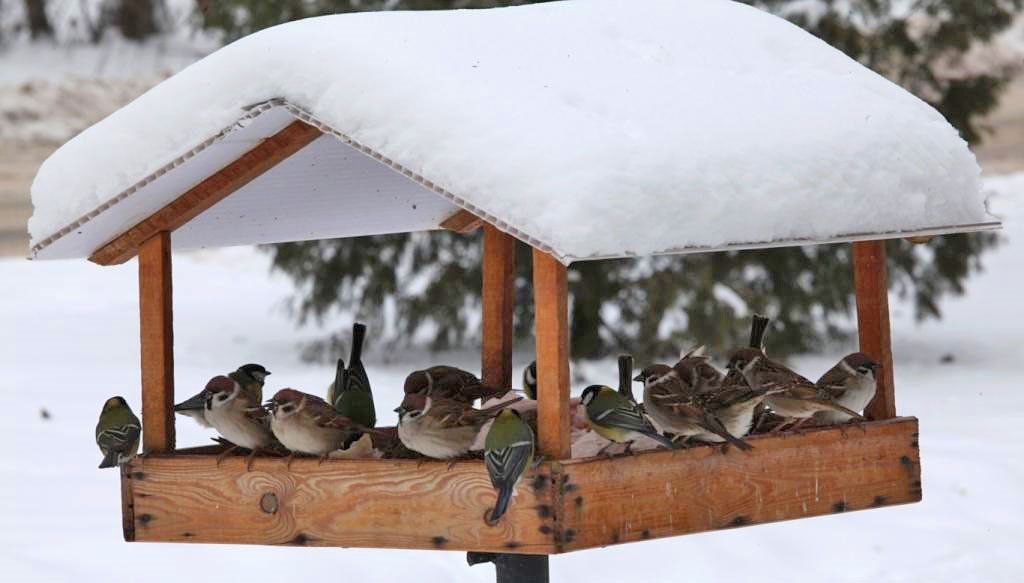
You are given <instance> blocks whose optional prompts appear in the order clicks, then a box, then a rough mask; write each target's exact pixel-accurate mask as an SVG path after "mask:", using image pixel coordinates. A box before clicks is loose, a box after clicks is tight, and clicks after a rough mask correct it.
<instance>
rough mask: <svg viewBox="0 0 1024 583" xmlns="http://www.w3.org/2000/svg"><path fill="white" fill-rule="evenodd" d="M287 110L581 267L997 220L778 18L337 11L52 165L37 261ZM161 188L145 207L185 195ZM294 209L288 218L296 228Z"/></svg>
mask: <svg viewBox="0 0 1024 583" xmlns="http://www.w3.org/2000/svg"><path fill="white" fill-rule="evenodd" d="M275 98H277V99H281V100H283V101H282V102H286V103H288V104H291V105H293V106H295V107H296V108H300V109H302V110H304V111H307V112H309V113H310V114H311V115H313V116H315V118H316V119H317V120H319V121H320V122H322V123H323V124H326V126H329V127H330V128H331V129H333V130H334V131H335V132H337V133H338V134H340V135H343V136H345V137H347V138H349V139H351V140H352V141H354V142H355V143H357V144H358V145H360V146H361V147H362V148H363V151H364V152H365V151H372V152H375V153H378V154H380V155H381V156H383V157H384V158H387V159H390V160H391V161H393V163H394V165H395V166H398V167H401V168H403V169H406V170H408V171H410V172H411V173H412V174H414V175H415V176H417V177H419V178H421V179H422V180H424V181H429V182H431V183H433V184H434V185H436V187H437V189H438V190H442V189H443V190H444V191H446V192H447V193H450V194H451V195H453V197H452V201H453V202H454V204H456V205H458V206H464V207H467V208H472V209H474V210H475V211H476V212H477V213H478V214H481V215H482V216H484V217H485V218H488V219H490V220H492V221H493V222H496V223H497V224H499V226H501V227H502V228H506V229H507V230H509V231H510V232H513V233H515V234H517V235H519V236H522V237H523V238H525V239H527V240H529V241H530V242H532V243H535V244H539V245H540V246H542V247H545V248H547V249H549V250H551V251H552V252H554V253H555V254H556V255H558V256H559V257H560V258H562V259H563V260H566V261H571V260H574V259H585V258H592V257H601V256H622V255H645V254H652V253H660V252H672V251H680V250H684V249H689V248H698V247H706V248H719V247H727V246H730V245H737V244H751V243H779V242H783V243H784V242H799V241H807V240H833V239H836V238H841V237H843V236H850V235H856V234H871V233H893V232H906V231H915V230H927V229H935V228H939V229H941V228H948V227H950V226H957V225H968V224H977V223H983V222H986V221H991V220H993V219H992V218H991V217H989V216H988V215H987V214H986V212H985V207H984V198H983V196H982V194H981V189H980V181H979V175H980V170H979V168H978V165H977V163H976V162H975V159H974V156H973V155H972V154H971V153H970V151H969V150H968V148H967V144H966V143H965V142H964V141H963V140H962V139H961V138H960V137H959V136H958V134H957V132H956V130H955V129H954V128H952V127H951V126H950V125H949V124H948V123H947V122H946V121H945V120H944V119H943V118H942V117H941V116H940V115H939V114H938V113H937V112H936V111H935V110H934V109H932V108H931V107H929V106H928V105H926V104H925V103H923V102H922V101H920V100H919V99H917V98H916V97H914V96H912V95H911V94H909V93H907V92H906V91H904V90H903V89H901V88H899V87H898V86H896V85H894V84H892V83H890V82H889V81H887V80H885V79H884V78H882V77H880V76H878V75H876V74H875V73H873V72H871V71H869V70H868V69H866V68H864V67H863V66H861V65H859V64H858V63H856V62H854V61H853V60H851V59H849V58H847V57H846V56H844V55H843V54H842V53H840V52H839V51H837V50H835V49H832V48H831V47H829V46H828V45H827V44H825V43H824V42H822V41H820V40H819V39H817V38H815V37H813V36H811V35H809V34H807V33H805V32H804V31H802V30H801V29H799V28H797V27H795V26H793V25H791V24H789V23H787V22H785V21H784V20H782V19H779V18H776V17H774V16H771V15H769V14H766V13H764V12H760V11H758V10H756V9H753V8H750V7H748V6H745V5H741V4H737V3H733V2H729V1H726V0H689V1H687V2H679V1H676V0H642V1H641V0H586V1H581V0H577V1H567V2H556V3H548V4H540V5H533V6H524V7H516V8H504V9H493V10H462V11H446V12H388V13H361V14H349V15H340V16H328V17H322V18H313V19H308V20H303V21H300V22H294V23H290V24H285V25H282V26H278V27H274V28H271V29H268V30H265V31H263V32H260V33H257V34H254V35H252V36H249V37H247V38H244V39H241V40H239V41H237V42H235V43H233V44H231V45H229V46H227V47H225V48H223V49H221V50H220V51H217V52H216V53H214V54H212V55H210V56H209V57H207V58H205V59H203V60H202V61H199V62H198V63H196V64H194V65H192V66H190V67H188V68H187V69H185V70H184V71H182V72H181V73H179V74H178V75H176V76H174V77H172V78H171V79H169V80H167V81H165V82H164V83H162V84H160V85H159V86H157V87H156V88H154V89H153V90H151V91H149V92H148V93H146V94H145V95H143V96H142V97H140V98H139V99H137V100H136V101H134V102H133V103H131V104H130V105H128V106H126V107H125V108H123V109H121V110H120V111H118V112H116V113H115V114H113V115H111V116H110V117H109V118H107V119H106V120H104V121H102V122H100V123H98V124H96V125H95V126H93V127H92V128H90V129H89V130H87V131H85V132H83V133H82V134H81V135H79V136H78V137H76V138H75V139H73V140H71V141H70V142H68V143H67V144H65V145H64V146H63V147H62V148H61V149H60V150H59V151H58V152H56V153H55V154H54V155H53V156H52V157H51V158H50V159H49V160H47V161H46V163H45V164H44V165H43V167H42V168H41V170H40V172H39V174H38V176H37V177H36V181H35V183H34V184H33V187H32V199H33V203H34V205H35V214H34V215H33V217H32V219H31V220H30V222H29V230H30V234H31V235H32V239H33V244H34V245H36V247H35V249H34V252H35V254H36V255H37V256H39V257H45V256H46V254H45V253H44V252H43V251H45V245H49V244H50V243H52V241H53V240H54V239H55V235H59V236H61V237H74V236H75V235H76V234H82V233H84V232H86V231H88V230H89V229H102V232H100V233H99V234H96V233H94V239H91V240H90V241H94V240H100V241H105V240H109V239H111V238H113V237H115V236H116V235H117V234H119V233H120V232H123V231H124V230H126V229H127V228H129V227H131V226H132V225H133V224H134V223H135V222H138V221H139V220H140V219H141V218H143V217H141V216H138V212H141V211H138V210H137V211H136V212H134V213H128V212H124V213H122V215H123V216H119V215H117V214H111V215H109V216H108V218H107V220H105V221H97V220H96V219H95V217H103V215H104V213H111V212H112V211H113V210H116V209H117V207H118V206H120V205H121V204H125V203H124V200H122V199H125V198H126V195H125V191H126V190H128V189H130V188H131V187H133V186H134V185H137V184H138V183H139V182H140V181H142V180H144V179H146V178H147V177H148V176H149V175H151V174H153V173H155V172H158V171H161V169H166V168H167V165H168V164H171V163H172V162H173V161H175V160H176V159H179V157H182V156H183V155H186V154H187V153H188V152H190V151H191V150H193V149H194V148H196V147H197V146H199V145H201V144H203V143H204V142H207V141H208V140H209V139H210V138H211V137H213V136H217V135H219V134H220V132H222V130H224V129H225V128H229V127H231V126H232V125H233V124H235V123H236V122H237V121H238V120H239V119H240V118H242V117H243V116H245V115H246V106H249V105H251V104H254V103H258V102H263V101H267V100H271V99H275ZM185 167H187V164H186V165H185ZM160 174H161V175H162V174H163V172H162V171H161V172H160ZM203 177H204V176H202V175H197V176H195V177H194V178H195V179H194V180H193V181H192V183H194V182H196V181H198V180H201V179H202V178H203ZM155 180H156V181H157V184H159V181H160V180H161V178H159V177H156V178H155ZM364 182H365V181H364ZM333 187H334V188H335V189H336V191H337V192H339V193H340V192H342V191H345V192H347V193H348V194H351V190H352V187H351V186H350V187H348V188H346V185H345V184H344V183H342V180H340V179H339V180H338V181H337V183H336V184H334V185H333ZM164 190H166V191H167V192H164V193H162V194H161V195H160V196H161V197H163V198H161V199H159V200H156V199H154V200H153V201H150V202H149V206H148V207H145V208H150V207H152V206H153V205H157V206H156V207H155V208H159V204H158V203H162V204H166V202H169V201H170V200H172V199H173V198H174V196H176V195H177V194H180V192H175V191H174V189H164ZM320 190H321V191H320V192H319V194H318V196H326V197H329V196H331V195H332V193H331V192H330V189H328V190H327V191H323V189H320ZM119 195H120V197H121V198H119V199H118V198H117V197H119ZM152 196H155V195H152ZM373 196H374V191H373V189H371V188H367V189H366V192H365V197H368V198H369V197H373ZM289 197H290V193H288V192H281V195H280V199H279V200H280V202H279V203H277V204H275V208H273V209H270V212H273V213H274V220H277V219H278V218H280V217H287V216H289V215H290V214H291V215H292V216H291V218H292V219H296V220H302V218H303V217H302V216H294V215H301V213H302V212H303V210H302V209H303V208H308V207H300V208H294V209H293V208H290V207H289ZM127 198H129V199H130V196H129V197H127ZM113 199H117V200H118V201H119V202H118V204H114V205H110V204H106V206H104V204H105V203H108V201H111V200H113ZM228 200H230V198H229V199H228ZM371 200H372V199H371ZM225 202H227V201H225ZM268 204H270V203H268ZM98 208H102V210H101V211H100V212H98V213H97V212H95V210H96V209H98ZM125 208H127V207H125ZM140 208H142V207H140ZM367 209H369V211H370V212H372V205H361V206H360V210H361V211H362V212H367ZM306 212H311V211H306ZM90 214H91V218H90ZM90 223H95V225H92V226H90ZM69 225H74V228H73V229H68V228H67V227H68V226H69ZM62 229H63V231H62ZM353 234H361V233H353ZM337 235H338V233H329V234H327V233H322V234H321V233H318V232H308V233H305V234H304V237H306V238H311V237H313V238H315V237H318V236H337ZM200 239H201V237H200ZM250 242H266V241H250ZM40 243H43V244H44V246H40ZM199 244H200V245H201V244H202V241H201V240H200V241H199ZM89 245H90V246H91V247H93V248H94V247H95V244H94V243H90V244H89ZM91 251H92V249H91V248H87V249H80V248H79V249H74V250H73V251H70V252H67V253H64V255H68V253H70V254H72V255H78V256H81V255H87V254H88V253H89V252H91Z"/></svg>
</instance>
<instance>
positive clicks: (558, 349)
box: [533, 249, 571, 459]
mask: <svg viewBox="0 0 1024 583" xmlns="http://www.w3.org/2000/svg"><path fill="white" fill-rule="evenodd" d="M533 301H534V304H535V309H534V312H535V316H534V317H535V319H536V334H535V335H536V341H537V432H538V433H539V435H538V436H537V440H538V445H539V450H540V453H541V454H542V455H545V456H547V457H548V458H550V459H568V458H569V457H570V456H571V446H570V439H569V436H570V425H569V420H570V419H569V284H568V279H567V277H566V268H565V266H564V265H562V264H561V263H559V261H558V260H557V259H555V258H554V257H553V256H551V255H549V254H547V253H545V252H543V251H540V250H538V249H534V250H533Z"/></svg>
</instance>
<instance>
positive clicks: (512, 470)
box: [484, 409, 534, 523]
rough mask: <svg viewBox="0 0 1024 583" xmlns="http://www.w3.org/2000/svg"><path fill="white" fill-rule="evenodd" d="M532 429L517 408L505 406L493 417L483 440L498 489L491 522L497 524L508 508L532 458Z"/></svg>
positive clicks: (489, 470)
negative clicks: (506, 407)
mask: <svg viewBox="0 0 1024 583" xmlns="http://www.w3.org/2000/svg"><path fill="white" fill-rule="evenodd" d="M533 451H534V436H533V429H531V428H530V425H529V424H528V423H527V422H526V421H524V420H523V418H522V417H521V416H520V415H519V412H518V411H516V410H514V409H503V410H502V411H501V412H500V413H498V416H497V417H495V418H494V423H492V424H491V427H490V429H488V430H487V438H486V439H485V440H484V466H485V467H486V468H487V474H488V475H489V476H490V477H491V485H492V486H494V489H495V490H496V491H497V492H498V500H497V502H495V504H494V510H493V511H491V514H490V517H489V520H488V522H491V523H495V522H497V521H498V519H499V518H501V517H502V515H503V514H505V511H506V510H508V504H509V502H510V501H511V500H512V496H513V495H514V494H515V488H516V483H518V482H519V479H520V478H522V477H523V474H525V473H526V469H527V468H528V467H529V466H530V462H531V461H532V460H533Z"/></svg>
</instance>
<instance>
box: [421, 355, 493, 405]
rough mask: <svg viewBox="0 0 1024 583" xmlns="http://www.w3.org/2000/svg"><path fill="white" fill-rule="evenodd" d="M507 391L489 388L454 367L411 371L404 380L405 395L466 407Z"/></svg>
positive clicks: (440, 366) (471, 374) (436, 367)
mask: <svg viewBox="0 0 1024 583" xmlns="http://www.w3.org/2000/svg"><path fill="white" fill-rule="evenodd" d="M507 392H508V389H501V388H497V387H489V386H487V385H485V384H483V382H482V381H481V380H480V379H479V378H477V376H476V375H475V374H473V373H471V372H468V371H464V370H462V369H460V368H456V367H454V366H444V365H439V366H432V367H430V368H427V369H424V370H417V371H413V372H412V373H410V374H409V376H408V377H406V378H405V394H406V395H426V394H427V393H430V395H431V396H432V397H436V398H439V399H453V400H456V401H460V402H462V403H465V404H467V405H472V404H473V401H476V400H477V399H481V400H483V401H486V400H487V399H497V398H501V397H503V396H504V395H505V393H507Z"/></svg>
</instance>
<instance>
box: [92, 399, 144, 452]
mask: <svg viewBox="0 0 1024 583" xmlns="http://www.w3.org/2000/svg"><path fill="white" fill-rule="evenodd" d="M141 432H142V424H141V423H139V418H138V417H136V416H135V413H132V408H131V407H129V406H128V402H127V401H125V400H124V397H111V398H109V399H107V402H106V403H103V409H102V410H101V411H100V420H99V422H98V423H96V445H98V446H100V453H102V454H103V461H102V462H100V468H112V467H114V466H117V465H120V464H123V463H124V462H126V461H128V460H129V459H131V458H132V457H133V456H134V455H135V454H137V453H138V452H139V434H140V433H141Z"/></svg>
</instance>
